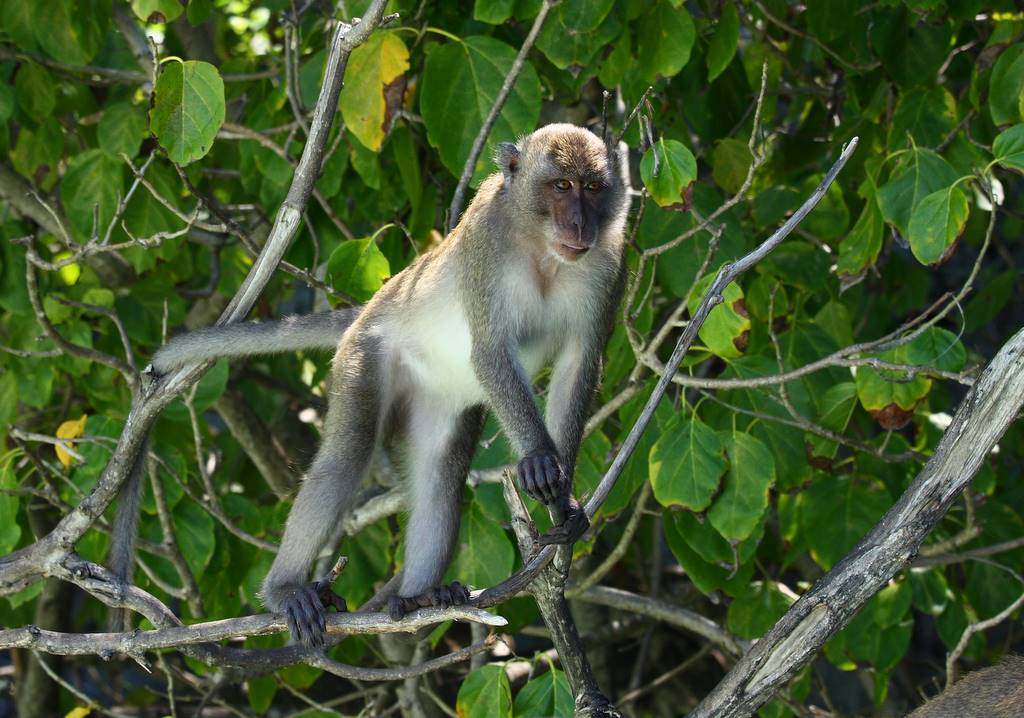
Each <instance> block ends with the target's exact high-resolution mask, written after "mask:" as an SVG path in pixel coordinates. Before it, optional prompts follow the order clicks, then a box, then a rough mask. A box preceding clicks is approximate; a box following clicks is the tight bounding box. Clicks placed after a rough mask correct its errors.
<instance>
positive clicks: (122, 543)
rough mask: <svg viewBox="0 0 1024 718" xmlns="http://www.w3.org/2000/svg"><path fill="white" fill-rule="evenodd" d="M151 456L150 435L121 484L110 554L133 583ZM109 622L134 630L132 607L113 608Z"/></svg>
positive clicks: (115, 568) (114, 566)
mask: <svg viewBox="0 0 1024 718" xmlns="http://www.w3.org/2000/svg"><path fill="white" fill-rule="evenodd" d="M148 460H149V437H146V439H145V440H144V441H143V442H142V447H141V448H140V449H139V455H138V456H137V457H136V458H135V463H134V464H133V465H132V469H131V472H130V473H129V474H128V478H127V479H125V481H124V483H123V484H121V490H120V491H119V492H118V499H117V501H118V503H117V513H116V514H115V515H114V528H113V532H112V533H111V538H110V552H109V553H108V554H107V566H108V568H110V571H111V572H112V573H113V574H114V575H115V576H117V577H118V578H120V579H121V580H123V581H124V582H125V583H127V584H129V585H131V582H132V577H133V575H134V573H135V570H134V569H135V539H136V536H137V535H138V532H139V506H140V504H142V487H143V483H142V482H143V477H145V475H146V462H147V461H148ZM107 625H108V627H109V630H111V631H113V632H115V633H120V632H122V631H127V630H130V629H131V621H130V616H129V614H128V611H127V610H125V609H123V608H112V609H110V612H109V613H108V615H107Z"/></svg>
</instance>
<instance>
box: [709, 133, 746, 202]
mask: <svg viewBox="0 0 1024 718" xmlns="http://www.w3.org/2000/svg"><path fill="white" fill-rule="evenodd" d="M753 161H754V158H753V156H752V155H751V154H750V148H749V147H747V143H746V142H740V141H739V140H734V139H724V140H722V141H720V142H719V143H718V144H716V145H715V151H714V152H713V153H712V155H711V164H712V167H713V170H712V176H713V177H714V178H715V183H716V184H717V185H718V186H719V187H721V188H722V189H724V190H725V191H726V192H728V193H729V194H735V193H736V192H738V191H739V189H740V187H742V186H743V180H745V179H746V178H747V172H748V171H749V170H750V165H751V164H752V163H753Z"/></svg>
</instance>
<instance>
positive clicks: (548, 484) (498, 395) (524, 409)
mask: <svg viewBox="0 0 1024 718" xmlns="http://www.w3.org/2000/svg"><path fill="white" fill-rule="evenodd" d="M472 361H473V370H474V372H475V373H476V376H477V379H478V380H479V381H480V383H481V385H483V388H484V391H485V392H486V393H487V397H488V400H489V403H490V406H491V409H492V410H493V411H494V413H495V415H496V416H497V417H498V421H499V422H500V423H501V425H502V427H503V428H504V429H505V433H506V434H508V436H509V438H510V439H511V440H512V443H513V445H514V447H515V449H516V451H517V452H518V453H519V455H520V456H521V457H522V459H521V460H520V461H519V464H518V466H517V467H516V469H517V473H518V475H519V484H520V486H521V487H522V489H523V490H524V491H525V492H526V493H527V494H529V495H530V496H532V497H533V498H535V499H537V500H538V501H543V502H544V503H545V504H555V503H556V502H557V501H558V500H559V496H560V494H561V483H562V469H561V467H560V466H559V458H558V449H557V447H556V446H555V442H554V441H553V440H552V438H551V435H550V434H548V430H547V428H546V427H545V426H544V420H543V418H542V417H541V414H540V409H538V407H537V402H536V400H535V399H534V396H533V388H532V387H531V386H530V381H529V379H528V378H527V377H526V372H525V370H524V369H523V367H522V365H521V364H520V363H519V359H518V357H517V356H516V354H515V352H514V351H513V349H512V342H511V341H509V340H508V339H505V338H502V339H499V340H493V339H480V338H477V337H474V340H473V355H472Z"/></svg>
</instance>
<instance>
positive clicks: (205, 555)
mask: <svg viewBox="0 0 1024 718" xmlns="http://www.w3.org/2000/svg"><path fill="white" fill-rule="evenodd" d="M171 518H172V520H173V522H174V535H175V537H176V538H177V539H178V546H179V547H180V548H181V553H182V555H184V557H185V562H186V563H188V567H189V568H190V569H191V570H192V575H194V576H196V577H197V578H198V577H200V576H202V575H203V572H204V571H205V570H206V566H207V564H209V563H210V558H211V557H212V556H213V549H214V547H215V546H216V544H217V540H216V538H215V537H214V533H213V517H212V516H210V514H208V513H207V512H206V510H205V509H203V507H202V506H199V505H198V504H196V503H195V502H193V501H182V502H181V503H179V504H178V505H177V506H175V507H174V513H173V515H172V517H171Z"/></svg>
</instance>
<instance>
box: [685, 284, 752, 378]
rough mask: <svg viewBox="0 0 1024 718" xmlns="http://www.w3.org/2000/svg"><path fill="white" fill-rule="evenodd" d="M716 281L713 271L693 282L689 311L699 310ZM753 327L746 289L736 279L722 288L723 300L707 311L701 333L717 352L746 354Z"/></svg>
mask: <svg viewBox="0 0 1024 718" xmlns="http://www.w3.org/2000/svg"><path fill="white" fill-rule="evenodd" d="M714 281H715V275H714V274H707V275H705V276H704V277H702V278H701V280H700V281H699V282H697V284H696V285H695V286H694V288H693V292H692V293H691V294H690V301H689V304H688V306H687V308H688V309H689V310H690V315H691V316H693V314H694V313H695V312H696V311H697V307H698V306H700V303H701V301H702V300H703V299H704V295H705V294H707V291H708V288H709V287H710V286H711V284H712V282H714ZM749 331H750V316H749V315H748V314H747V308H746V304H745V301H744V298H743V290H742V289H740V286H739V285H738V284H736V282H729V284H727V285H725V289H724V290H723V291H722V302H721V304H718V305H716V306H715V307H714V308H713V309H712V310H711V312H710V313H709V314H708V318H707V319H706V320H705V321H704V324H703V325H702V326H701V328H700V331H699V332H698V334H697V335H698V336H699V337H700V339H701V341H702V342H704V344H705V346H707V348H708V349H710V350H711V351H712V352H713V353H714V354H715V355H716V356H720V357H724V358H726V359H730V358H736V357H739V356H741V355H742V354H743V351H744V349H746V346H747V335H748V332H749Z"/></svg>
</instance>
